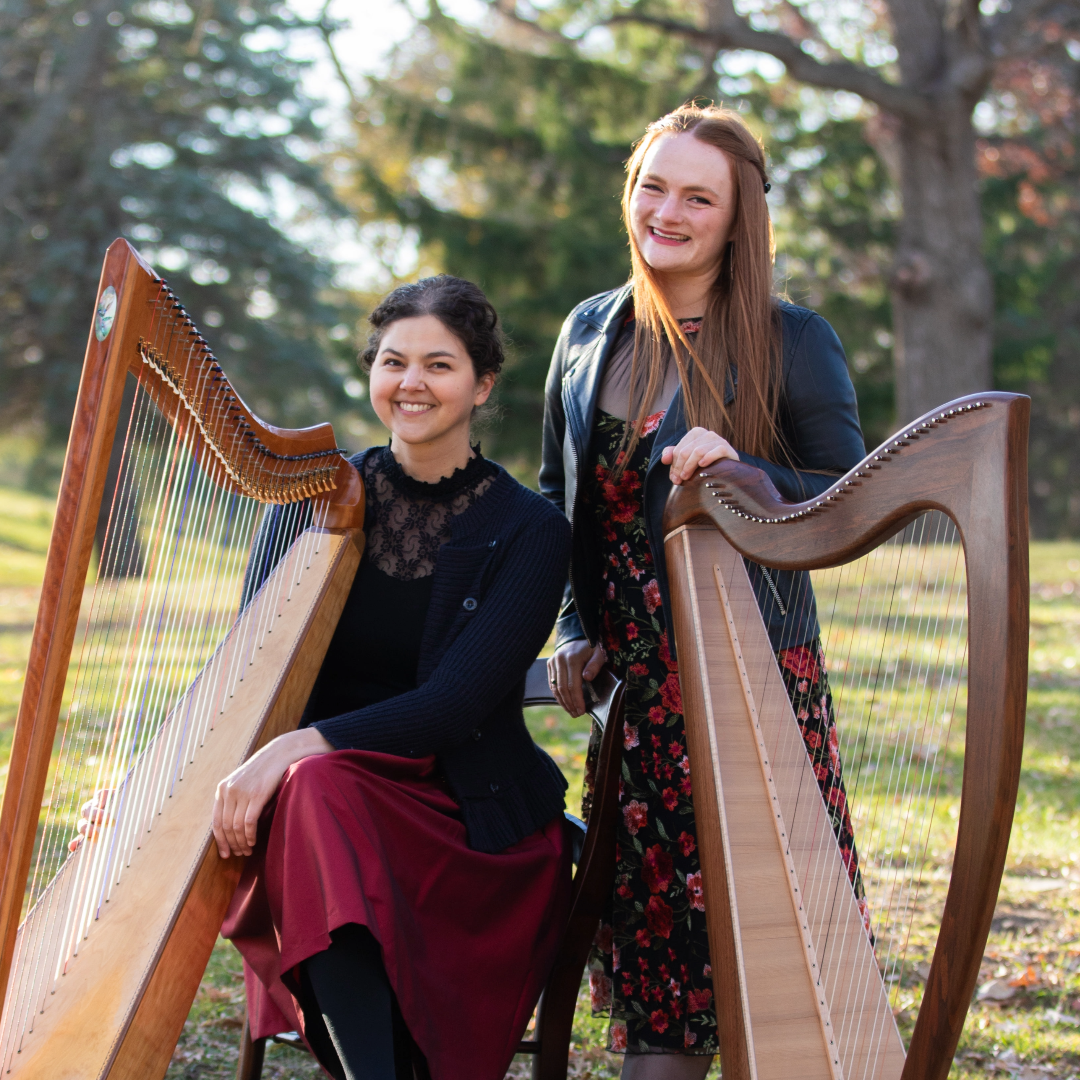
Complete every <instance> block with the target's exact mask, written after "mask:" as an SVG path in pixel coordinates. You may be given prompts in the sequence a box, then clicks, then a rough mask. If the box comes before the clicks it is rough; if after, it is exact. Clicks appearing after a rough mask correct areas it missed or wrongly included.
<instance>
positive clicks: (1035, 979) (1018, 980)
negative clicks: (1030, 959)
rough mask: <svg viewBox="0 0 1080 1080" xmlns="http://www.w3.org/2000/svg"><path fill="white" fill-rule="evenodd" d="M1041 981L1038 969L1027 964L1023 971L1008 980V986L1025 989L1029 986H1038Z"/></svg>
mask: <svg viewBox="0 0 1080 1080" xmlns="http://www.w3.org/2000/svg"><path fill="white" fill-rule="evenodd" d="M1041 981H1042V980H1041V979H1040V977H1039V970H1038V968H1036V967H1035V965H1034V964H1028V966H1027V968H1026V969H1025V970H1024V971H1022V972H1021V973H1020V974H1019V975H1017V976H1016V977H1015V978H1013V979H1010V980H1009V985H1010V986H1016V987H1021V988H1023V989H1027V988H1028V987H1029V986H1038V985H1039V983H1040V982H1041Z"/></svg>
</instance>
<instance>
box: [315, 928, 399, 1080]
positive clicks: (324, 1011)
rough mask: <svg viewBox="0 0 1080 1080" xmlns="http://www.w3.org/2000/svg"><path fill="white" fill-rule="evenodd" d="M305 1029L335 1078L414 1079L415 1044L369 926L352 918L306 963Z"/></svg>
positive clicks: (318, 1054) (320, 1057)
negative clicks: (323, 950)
mask: <svg viewBox="0 0 1080 1080" xmlns="http://www.w3.org/2000/svg"><path fill="white" fill-rule="evenodd" d="M300 990H301V1007H302V1009H303V1011H304V1030H305V1034H306V1035H307V1040H308V1043H309V1044H310V1045H311V1048H312V1050H314V1051H315V1055H316V1057H318V1059H319V1061H320V1062H321V1063H322V1065H323V1067H324V1068H325V1069H326V1071H327V1072H329V1073H330V1074H331V1075H332V1076H333V1077H334V1080H413V1077H414V1073H413V1055H414V1053H418V1051H416V1050H415V1048H414V1046H413V1042H412V1039H411V1038H410V1036H409V1032H408V1029H407V1028H406V1027H405V1023H404V1021H403V1020H402V1018H401V1012H400V1010H399V1009H398V1004H397V999H396V997H395V996H394V991H393V989H392V988H391V986H390V980H389V979H388V978H387V977H386V968H385V967H384V966H383V960H382V950H381V949H380V948H379V943H378V942H377V941H376V940H375V938H374V937H373V936H372V934H371V931H370V930H368V928H367V927H366V926H358V925H357V924H356V923H348V924H346V925H345V926H342V927H339V928H338V929H337V930H334V931H332V932H331V934H330V947H329V948H328V949H327V950H326V951H325V952H321V953H316V954H315V955H314V956H312V957H309V958H308V959H307V960H305V961H304V963H303V964H301V965H300Z"/></svg>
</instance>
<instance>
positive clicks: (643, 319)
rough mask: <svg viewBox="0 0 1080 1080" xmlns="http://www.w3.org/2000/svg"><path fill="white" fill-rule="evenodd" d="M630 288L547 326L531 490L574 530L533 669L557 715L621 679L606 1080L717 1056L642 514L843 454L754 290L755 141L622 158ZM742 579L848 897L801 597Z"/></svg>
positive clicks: (825, 333) (678, 745) (835, 422)
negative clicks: (604, 679)
mask: <svg viewBox="0 0 1080 1080" xmlns="http://www.w3.org/2000/svg"><path fill="white" fill-rule="evenodd" d="M627 168H628V175H627V179H626V187H625V192H624V196H623V215H624V221H625V224H626V228H627V232H628V233H629V236H630V250H631V255H632V263H633V276H632V280H631V282H630V283H629V284H628V285H626V286H624V287H623V288H620V289H616V290H613V291H612V292H608V293H604V294H602V295H600V296H596V297H593V298H592V299H591V300H586V301H585V302H584V303H583V304H581V305H579V306H578V307H577V308H576V309H575V310H574V311H573V312H572V313H571V314H570V316H569V318H568V319H567V320H566V323H565V324H564V326H563V331H562V334H561V336H560V338H559V342H558V344H557V346H556V349H555V355H554V358H553V360H552V364H551V370H550V373H549V376H548V383H547V405H546V413H545V426H544V451H543V466H542V469H541V473H540V488H541V490H542V491H543V493H544V494H545V495H547V496H548V498H550V499H551V500H552V501H553V502H554V503H555V504H556V505H557V506H559V507H560V508H561V509H563V510H564V511H565V513H566V514H567V516H568V517H569V518H570V519H571V521H572V522H573V526H574V533H573V535H574V542H573V552H572V556H571V567H570V586H568V589H567V593H566V596H565V603H564V607H563V611H562V613H561V616H560V619H559V622H558V631H557V642H558V649H557V652H556V654H555V656H554V658H553V659H552V660H551V661H550V662H549V675H550V678H551V681H552V686H553V687H554V689H555V692H556V694H557V695H558V697H559V699H560V700H561V701H562V703H563V705H564V706H565V707H566V708H567V709H568V710H569V711H570V712H572V713H574V714H575V715H576V714H580V713H581V712H582V711H583V701H582V692H581V681H582V678H583V677H584V678H585V679H591V678H593V677H594V676H595V675H596V673H597V672H598V671H599V669H600V666H601V664H602V663H603V661H604V658H605V656H606V657H607V659H608V660H609V661H610V662H611V664H612V665H613V667H614V668H615V670H616V672H617V673H618V674H619V675H620V676H622V677H623V678H625V679H626V680H627V681H628V692H627V705H626V730H625V738H624V746H625V753H624V762H625V766H624V773H623V777H624V780H623V784H622V785H621V788H620V802H621V805H622V809H623V815H622V823H621V834H620V837H619V853H618V866H617V873H616V881H615V890H614V896H613V897H612V908H611V919H610V922H605V923H604V925H603V926H602V927H601V932H600V934H599V936H598V938H597V946H596V950H595V952H594V957H593V960H592V961H591V964H590V976H591V983H592V997H593V1007H594V1011H596V1012H597V1013H606V1014H609V1015H610V1017H611V1024H610V1028H609V1047H610V1049H612V1050H616V1051H624V1052H625V1053H626V1054H627V1055H628V1056H627V1058H626V1059H625V1062H624V1067H623V1073H622V1075H623V1077H624V1078H632V1080H646V1078H647V1080H666V1078H672V1080H682V1078H686V1080H692V1078H699V1077H704V1076H705V1073H706V1072H707V1070H708V1067H709V1063H710V1061H711V1060H712V1056H713V1054H715V1053H716V1051H717V1040H716V1014H715V1002H714V1000H713V990H712V978H711V972H712V969H711V966H710V957H709V948H708V940H707V937H706V930H705V913H704V905H703V903H702V894H701V873H700V864H699V861H698V858H699V854H698V849H697V834H696V829H695V824H694V817H693V801H692V790H693V789H692V776H691V773H690V764H689V761H688V759H687V757H686V749H685V748H686V740H685V737H684V725H683V716H682V697H681V690H680V685H679V674H678V672H679V669H678V662H677V658H676V656H675V654H674V648H673V645H674V643H673V641H672V640H671V636H670V629H669V625H668V622H667V611H668V610H669V607H670V605H669V601H668V583H667V577H666V574H665V568H664V548H663V536H662V532H661V518H662V515H663V510H664V503H665V501H666V499H667V495H668V492H669V491H670V490H671V485H672V484H681V483H683V482H684V481H686V480H688V479H690V478H691V477H692V476H693V475H694V472H695V470H696V469H697V468H699V467H702V466H707V465H711V464H712V463H714V462H716V461H719V460H720V459H721V458H733V459H736V460H742V461H745V462H749V463H750V464H752V465H756V466H757V467H758V468H761V469H763V470H764V471H765V472H766V473H768V475H769V477H770V478H771V479H772V481H773V483H774V484H775V485H776V487H777V488H778V489H779V491H780V492H781V494H783V495H784V496H786V497H787V498H789V499H804V498H807V497H809V496H811V495H812V494H817V493H820V492H821V491H823V490H824V489H825V488H827V487H828V486H829V484H831V483H832V481H833V480H834V478H835V477H836V476H838V475H841V474H842V473H844V472H845V471H846V470H847V469H849V468H850V467H851V466H853V465H855V464H856V463H857V462H858V461H859V460H860V459H861V457H862V455H863V453H864V449H863V440H862V434H861V432H860V429H859V418H858V413H857V411H856V405H855V393H854V390H853V388H852V385H851V380H850V378H849V377H848V372H847V366H846V362H845V359H844V353H843V350H842V348H841V346H840V342H839V341H838V340H837V337H836V334H835V333H834V332H833V330H832V328H831V327H830V326H829V325H828V323H826V322H825V320H824V319H822V318H821V317H820V316H819V315H815V314H814V313H813V312H811V311H808V310H807V309H805V308H801V307H796V306H795V305H793V304H789V303H785V302H784V301H781V300H779V299H777V298H776V297H774V296H773V295H772V255H773V251H772V229H771V225H770V221H769V212H768V206H767V204H766V201H765V195H766V193H767V191H768V187H769V185H768V181H767V177H766V171H765V158H764V153H763V151H762V148H761V146H760V145H759V144H758V142H757V141H756V140H755V139H754V137H753V136H752V135H751V133H750V132H749V130H748V129H747V128H746V126H745V125H744V124H743V122H742V121H741V120H740V119H739V118H738V116H737V115H735V114H733V113H730V112H725V111H723V110H721V109H716V108H706V109H700V108H693V107H683V108H681V109H678V110H677V111H675V112H673V113H671V114H669V115H668V116H665V117H663V118H662V119H661V120H659V121H657V122H656V123H654V124H653V125H651V126H650V128H649V129H648V132H647V133H646V135H645V137H644V138H643V139H642V140H641V141H640V142H639V143H638V145H637V147H636V148H635V150H634V153H633V155H632V156H631V158H630V161H629V163H628V167H627ZM750 572H751V580H752V583H753V585H754V587H755V590H756V593H757V597H758V601H759V604H760V607H761V610H762V614H763V616H764V618H765V622H766V625H767V627H768V629H769V632H770V636H771V638H772V644H773V647H774V649H775V650H776V651H777V654H778V659H779V661H780V669H781V671H782V672H783V674H784V677H785V680H786V683H787V687H788V691H789V694H790V695H791V699H792V704H793V706H794V707H795V710H796V713H797V715H798V717H799V721H800V725H801V726H802V730H803V733H804V739H805V741H806V745H807V749H808V751H809V752H810V754H811V756H812V759H813V761H814V764H815V766H816V772H817V775H818V778H819V782H820V784H821V788H822V792H823V794H824V796H825V798H826V802H827V804H828V805H829V807H830V808H831V813H832V816H833V826H834V829H835V830H836V832H837V835H838V837H839V839H840V843H841V846H842V847H844V848H845V849H846V852H847V855H848V857H849V860H850V861H849V865H850V868H851V874H852V884H853V887H855V889H856V891H857V892H858V891H859V890H861V883H860V881H859V877H858V862H857V857H856V855H855V851H854V847H853V841H852V835H851V823H850V819H849V817H848V815H847V811H846V796H845V794H844V789H843V781H842V777H841V774H840V758H839V750H838V746H837V740H836V727H835V721H834V717H833V713H832V701H831V697H830V694H829V688H828V682H827V679H826V675H825V670H824V667H823V666H822V656H821V649H820V644H819V642H818V626H817V621H816V616H815V612H814V603H813V594H812V592H811V591H810V588H809V582H808V580H806V578H805V576H804V575H798V574H786V573H778V572H776V571H769V570H767V569H765V568H761V567H750Z"/></svg>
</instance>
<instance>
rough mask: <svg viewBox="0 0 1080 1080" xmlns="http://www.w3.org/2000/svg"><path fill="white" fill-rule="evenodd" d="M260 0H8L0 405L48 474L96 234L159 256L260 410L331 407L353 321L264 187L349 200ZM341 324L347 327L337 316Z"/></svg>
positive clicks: (302, 414)
mask: <svg viewBox="0 0 1080 1080" xmlns="http://www.w3.org/2000/svg"><path fill="white" fill-rule="evenodd" d="M295 26H296V21H295V19H294V18H292V17H291V16H290V15H289V14H288V12H287V11H286V10H285V9H284V8H283V7H281V6H280V5H277V4H273V3H270V2H267V0H250V2H249V0H202V2H201V4H200V5H199V8H198V11H197V12H196V11H194V10H193V9H192V8H191V7H189V6H188V5H187V4H186V3H184V2H183V0H144V2H133V0H86V2H85V3H84V4H83V5H81V6H80V5H78V4H74V3H65V2H60V3H57V2H55V0H0V155H2V158H0V297H2V299H0V420H3V421H4V422H6V423H9V424H10V423H12V422H13V421H16V420H27V419H32V420H34V421H36V422H37V423H38V425H39V428H40V430H41V432H42V435H43V438H44V446H45V447H46V451H45V452H43V456H42V458H41V459H40V460H39V462H38V466H37V481H38V483H39V484H47V483H48V482H50V481H51V479H52V478H53V477H54V476H55V469H56V464H57V460H58V454H59V451H58V450H57V447H59V448H60V449H62V446H63V442H64V439H65V436H66V429H67V425H68V423H69V420H70V415H71V409H72V406H73V403H74V395H75V391H76V389H77V385H78V378H79V371H80V367H81V362H82V355H83V351H84V349H85V343H86V335H87V331H88V327H89V325H90V317H91V309H92V306H93V299H94V295H95V292H96V288H97V280H98V275H99V273H100V267H101V262H102V258H103V256H104V253H105V249H106V248H107V246H108V245H109V243H111V242H112V240H114V239H115V238H116V237H117V236H125V237H127V238H128V239H130V240H131V241H132V242H133V243H134V244H135V245H136V247H137V248H138V249H139V250H140V251H141V252H142V253H143V254H144V255H145V256H146V257H147V258H148V259H149V260H150V262H151V263H152V264H153V265H155V267H156V268H157V269H158V270H159V271H161V272H162V273H164V275H165V276H166V277H167V278H168V280H169V281H170V283H171V284H172V285H173V287H174V288H175V289H176V291H177V293H178V295H179V296H180V297H181V299H182V300H183V301H184V303H185V305H186V306H187V308H188V310H189V311H190V312H191V313H192V315H193V317H194V318H195V319H196V321H197V323H198V324H199V325H200V327H201V328H202V329H203V331H204V333H206V335H207V336H208V338H209V339H210V340H211V343H212V345H213V346H214V349H215V352H217V354H218V355H219V356H220V357H221V360H222V363H223V365H224V366H225V368H226V370H227V371H228V372H229V374H230V376H233V377H234V378H235V380H236V383H237V385H238V387H239V389H240V391H241V393H242V394H243V395H244V396H245V397H246V398H247V400H248V401H249V403H250V404H251V405H252V406H253V407H254V408H255V410H256V411H257V412H258V413H260V415H263V416H265V417H266V418H267V419H270V420H273V421H275V422H277V423H282V424H287V425H290V426H293V425H297V424H302V423H310V422H314V421H316V420H321V419H326V418H327V413H328V411H329V410H331V409H332V408H334V407H341V406H342V405H344V404H346V403H347V401H348V399H347V398H346V397H345V395H344V394H343V392H342V389H341V376H340V374H339V371H340V370H343V367H342V360H343V357H342V356H337V357H336V365H337V368H338V369H339V370H338V371H335V369H334V363H335V353H336V352H340V350H341V348H342V346H341V345H340V344H339V341H338V340H335V339H340V338H342V337H343V336H344V334H343V328H342V327H341V324H342V320H343V311H342V309H341V307H340V304H338V305H335V304H334V303H330V302H328V300H329V299H333V297H331V296H329V294H328V292H327V290H328V288H329V286H330V278H329V272H328V268H327V267H326V266H325V265H323V264H322V263H320V262H319V261H318V260H317V259H316V258H314V257H313V256H312V255H310V254H309V253H307V252H305V251H304V250H302V249H301V248H300V247H299V246H298V245H297V244H295V243H293V242H291V241H290V240H289V239H287V238H286V237H285V236H284V235H283V233H282V232H281V231H280V230H279V229H278V228H276V227H275V225H274V224H273V223H272V221H271V219H270V215H269V213H268V207H269V205H270V202H271V194H272V191H273V189H274V186H275V185H277V186H278V187H279V188H288V189H291V191H292V193H293V194H294V196H295V197H296V198H297V199H298V200H299V201H300V202H301V203H302V204H307V205H308V206H309V207H310V208H311V209H312V211H313V212H321V213H325V214H331V215H332V214H340V213H341V207H340V206H339V205H338V204H337V203H336V202H335V200H334V197H333V194H332V192H331V191H330V189H329V188H328V187H327V185H326V184H325V183H324V181H323V180H322V178H321V174H320V170H319V166H318V162H317V161H316V160H307V159H314V158H315V156H316V155H317V143H318V140H319V139H320V137H321V135H320V131H319V129H318V128H317V127H316V126H315V124H314V122H313V120H312V108H313V105H312V103H311V102H310V101H308V100H306V99H305V97H304V96H303V94H302V93H301V91H300V89H299V86H298V78H299V75H300V70H299V68H298V67H297V65H296V64H295V63H294V62H293V61H291V60H290V59H288V57H287V55H286V52H285V44H286V41H287V36H288V34H289V33H290V32H291V31H292V30H293V29H294V28H295ZM335 328H338V329H336V330H335Z"/></svg>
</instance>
